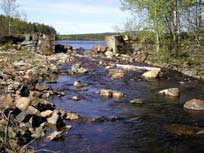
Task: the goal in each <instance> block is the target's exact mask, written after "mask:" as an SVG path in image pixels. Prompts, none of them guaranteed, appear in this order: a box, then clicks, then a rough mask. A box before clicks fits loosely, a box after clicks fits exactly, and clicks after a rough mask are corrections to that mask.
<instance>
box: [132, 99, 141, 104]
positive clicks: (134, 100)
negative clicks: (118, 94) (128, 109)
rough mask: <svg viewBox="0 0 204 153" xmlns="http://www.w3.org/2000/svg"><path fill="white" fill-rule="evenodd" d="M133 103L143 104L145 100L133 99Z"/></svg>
mask: <svg viewBox="0 0 204 153" xmlns="http://www.w3.org/2000/svg"><path fill="white" fill-rule="evenodd" d="M130 103H131V104H143V101H142V100H141V99H133V100H131V101H130Z"/></svg>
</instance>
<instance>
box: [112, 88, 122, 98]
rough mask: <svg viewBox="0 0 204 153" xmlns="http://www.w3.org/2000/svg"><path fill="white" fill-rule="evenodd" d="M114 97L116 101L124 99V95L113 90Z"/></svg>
mask: <svg viewBox="0 0 204 153" xmlns="http://www.w3.org/2000/svg"><path fill="white" fill-rule="evenodd" d="M112 97H113V98H115V99H120V98H122V97H124V93H122V92H119V91H114V90H112Z"/></svg>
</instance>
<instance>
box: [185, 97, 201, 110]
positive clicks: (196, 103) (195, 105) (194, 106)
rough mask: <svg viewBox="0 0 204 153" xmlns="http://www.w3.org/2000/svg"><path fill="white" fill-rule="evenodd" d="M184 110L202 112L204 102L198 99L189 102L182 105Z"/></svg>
mask: <svg viewBox="0 0 204 153" xmlns="http://www.w3.org/2000/svg"><path fill="white" fill-rule="evenodd" d="M184 108H186V109H191V110H196V111H204V100H200V99H192V100H189V101H187V102H186V103H185V104H184Z"/></svg>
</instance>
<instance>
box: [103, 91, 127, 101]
mask: <svg viewBox="0 0 204 153" xmlns="http://www.w3.org/2000/svg"><path fill="white" fill-rule="evenodd" d="M99 95H100V96H102V97H107V98H116V99H120V98H122V97H124V93H122V92H119V91H115V90H111V89H101V90H100V91H99Z"/></svg>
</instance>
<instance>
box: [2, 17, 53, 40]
mask: <svg viewBox="0 0 204 153" xmlns="http://www.w3.org/2000/svg"><path fill="white" fill-rule="evenodd" d="M9 18H10V17H8V16H7V17H6V16H4V15H0V36H5V35H9V30H8V22H9V20H10V23H11V28H10V34H12V35H19V34H26V33H33V32H41V33H45V34H49V35H50V34H53V35H56V30H55V29H54V28H53V27H52V26H48V25H45V24H39V23H31V22H27V21H23V20H21V19H19V18H10V19H9Z"/></svg>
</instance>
